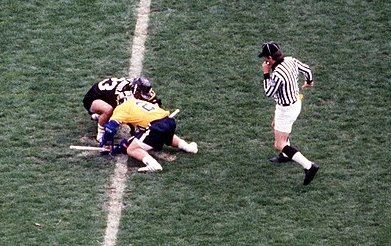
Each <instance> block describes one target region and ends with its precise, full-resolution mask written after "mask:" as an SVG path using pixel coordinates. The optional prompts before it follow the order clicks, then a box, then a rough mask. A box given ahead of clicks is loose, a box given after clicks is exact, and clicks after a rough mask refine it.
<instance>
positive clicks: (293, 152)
mask: <svg viewBox="0 0 391 246" xmlns="http://www.w3.org/2000/svg"><path fill="white" fill-rule="evenodd" d="M281 152H282V153H283V154H285V155H287V156H288V158H290V159H292V160H293V161H295V162H297V163H299V164H300V165H301V166H302V167H303V168H304V169H307V170H308V169H310V168H311V165H312V162H311V161H309V160H308V159H307V158H305V156H304V155H302V154H301V153H300V151H298V150H297V149H296V148H294V147H292V146H289V145H286V146H285V147H284V148H283V149H282V151H281Z"/></svg>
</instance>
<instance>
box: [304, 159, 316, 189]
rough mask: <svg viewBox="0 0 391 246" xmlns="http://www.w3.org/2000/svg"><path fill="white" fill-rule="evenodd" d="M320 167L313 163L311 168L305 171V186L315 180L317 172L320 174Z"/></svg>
mask: <svg viewBox="0 0 391 246" xmlns="http://www.w3.org/2000/svg"><path fill="white" fill-rule="evenodd" d="M318 170H319V166H318V165H316V164H315V163H312V165H311V168H310V169H308V170H306V169H304V173H305V177H304V185H308V184H309V183H311V181H312V180H313V179H314V177H315V174H316V172H318Z"/></svg>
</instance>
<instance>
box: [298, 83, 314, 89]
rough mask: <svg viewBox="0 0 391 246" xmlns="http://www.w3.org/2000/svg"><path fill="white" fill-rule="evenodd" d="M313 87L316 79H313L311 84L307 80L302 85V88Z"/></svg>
mask: <svg viewBox="0 0 391 246" xmlns="http://www.w3.org/2000/svg"><path fill="white" fill-rule="evenodd" d="M312 87H314V81H312V82H311V83H309V84H308V83H307V82H306V81H305V82H304V84H303V85H302V86H301V88H302V89H306V88H312Z"/></svg>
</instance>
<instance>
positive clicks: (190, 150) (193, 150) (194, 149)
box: [186, 142, 198, 154]
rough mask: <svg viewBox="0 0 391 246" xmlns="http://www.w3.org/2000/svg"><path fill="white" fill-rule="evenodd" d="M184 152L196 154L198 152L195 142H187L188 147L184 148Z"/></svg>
mask: <svg viewBox="0 0 391 246" xmlns="http://www.w3.org/2000/svg"><path fill="white" fill-rule="evenodd" d="M186 152H188V153H193V154H196V153H197V152H198V145H197V143H196V142H191V143H189V145H188V147H187V148H186Z"/></svg>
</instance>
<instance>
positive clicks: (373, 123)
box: [0, 0, 391, 245]
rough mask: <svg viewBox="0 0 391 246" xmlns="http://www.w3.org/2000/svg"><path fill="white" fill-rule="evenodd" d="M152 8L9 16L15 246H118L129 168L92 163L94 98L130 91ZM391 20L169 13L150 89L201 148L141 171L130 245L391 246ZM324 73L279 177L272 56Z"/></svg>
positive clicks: (0, 219) (366, 8) (1, 67)
mask: <svg viewBox="0 0 391 246" xmlns="http://www.w3.org/2000/svg"><path fill="white" fill-rule="evenodd" d="M137 4H138V2H137V1H125V0H120V1H108V0H96V1H72V0H62V1H53V0H43V1H25V2H23V1H10V0H5V1H2V7H1V9H0V30H1V33H2V34H3V35H2V38H1V40H0V47H1V49H0V51H1V59H0V76H1V87H2V93H1V95H0V97H1V103H2V110H1V113H0V119H1V121H0V122H1V123H0V126H1V128H2V130H3V131H2V134H1V136H0V140H1V142H2V146H3V148H2V149H3V150H2V152H1V153H0V245H101V244H102V242H103V238H104V233H105V229H106V223H107V221H106V219H107V200H108V193H109V192H110V189H109V185H110V184H109V182H110V177H111V175H112V174H113V169H114V164H115V159H110V158H107V157H103V156H99V155H93V154H86V153H83V152H76V151H73V150H70V149H69V145H71V144H78V145H90V144H91V143H92V139H93V137H94V134H95V130H96V129H95V123H94V122H92V121H91V120H90V119H89V116H88V114H87V113H86V111H85V110H84V108H83V105H82V98H83V96H84V94H85V93H86V92H87V90H88V89H89V88H90V86H91V85H92V84H93V83H94V82H96V81H98V80H101V79H102V78H105V77H107V76H117V77H121V76H127V74H128V72H129V58H130V54H131V50H130V47H131V42H132V38H133V31H134V26H135V22H136V20H135V18H136V16H135V8H136V7H137ZM389 9H391V4H390V3H387V2H386V1H378V0H374V1H358V0H356V1H347V2H345V3H344V2H342V1H327V2H322V1H300V0H295V1H249V0H242V1H206V0H197V1H162V0H158V1H152V5H151V10H152V11H151V14H150V26H149V36H148V39H147V43H146V53H145V58H144V73H145V74H146V75H147V76H148V77H149V78H150V79H151V80H152V82H153V83H154V87H155V90H156V91H157V93H158V94H159V95H160V96H161V97H162V99H163V105H164V106H165V107H166V108H167V109H170V110H174V109H175V108H180V109H181V112H180V114H179V115H178V117H177V121H178V128H177V133H178V134H179V135H180V136H183V137H184V138H185V139H187V140H194V141H196V142H197V143H198V144H199V149H200V151H199V153H198V154H197V155H189V154H185V153H182V152H177V151H175V150H173V149H170V148H166V149H165V152H168V153H170V154H173V155H176V156H177V159H176V160H175V161H173V162H168V161H163V160H160V161H161V163H162V165H163V168H164V170H163V172H162V173H159V174H152V175H144V174H138V173H137V172H136V171H135V170H136V168H135V167H134V166H136V165H137V163H136V162H134V161H132V160H131V159H129V160H128V164H129V171H128V175H127V176H128V179H127V183H126V185H127V188H126V191H125V197H124V201H123V202H124V207H123V211H122V218H121V221H120V228H119V234H118V238H117V244H116V245H390V242H391V236H390V233H389V232H390V231H391V210H390V207H391V204H390V201H391V196H390V190H391V167H390V160H391V153H390V151H389V150H388V147H389V146H390V145H391V143H390V139H391V127H390V126H391V113H390V112H391V107H390V106H389V97H390V91H391V81H390V78H391V70H390V69H389V67H390V66H391V60H390V58H389V57H390V55H391V54H390V50H391V42H390V40H391V33H390V30H389V27H390V24H391V17H390V15H389ZM269 40H274V41H277V42H278V43H280V44H281V45H282V47H283V49H284V52H285V54H286V55H292V56H294V57H297V58H299V59H300V60H302V61H303V62H305V63H307V64H309V65H310V66H311V67H312V68H313V72H314V76H315V83H316V87H315V88H314V89H313V90H308V91H305V92H304V94H305V98H304V104H303V111H302V113H301V115H300V118H299V120H298V121H297V122H296V124H295V126H294V130H293V133H292V139H291V140H292V144H293V145H294V146H297V147H298V148H299V149H300V150H301V151H302V153H303V154H304V155H306V156H307V157H308V158H309V159H312V160H314V161H316V162H317V163H319V164H320V166H321V170H320V171H319V173H318V175H317V177H316V178H315V180H314V181H313V183H311V184H310V185H309V186H303V185H302V182H303V178H304V173H303V171H302V170H301V168H300V167H299V166H298V165H295V164H292V163H291V164H282V165H272V164H270V163H269V161H268V158H270V157H272V156H273V155H275V154H276V151H275V150H274V149H273V135H272V131H271V129H270V123H271V119H272V116H273V112H274V103H273V102H272V101H270V100H269V99H268V98H266V97H265V96H264V94H263V89H262V86H261V84H260V80H261V79H262V73H261V70H260V62H261V61H260V60H258V59H257V54H258V49H259V46H260V44H262V43H263V42H264V41H269Z"/></svg>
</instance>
